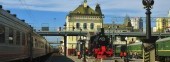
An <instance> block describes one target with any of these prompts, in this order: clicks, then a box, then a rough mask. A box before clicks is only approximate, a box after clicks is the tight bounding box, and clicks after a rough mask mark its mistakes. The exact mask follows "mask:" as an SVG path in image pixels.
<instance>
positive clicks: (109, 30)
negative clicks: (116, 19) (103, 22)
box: [108, 26, 111, 41]
mask: <svg viewBox="0 0 170 62" xmlns="http://www.w3.org/2000/svg"><path fill="white" fill-rule="evenodd" d="M108 28H109V41H110V38H111V37H110V26H108Z"/></svg>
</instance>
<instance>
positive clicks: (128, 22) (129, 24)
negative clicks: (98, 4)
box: [124, 14, 132, 27]
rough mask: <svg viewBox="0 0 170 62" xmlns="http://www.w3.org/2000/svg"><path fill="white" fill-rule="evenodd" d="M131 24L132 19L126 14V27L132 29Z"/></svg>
mask: <svg viewBox="0 0 170 62" xmlns="http://www.w3.org/2000/svg"><path fill="white" fill-rule="evenodd" d="M130 22H131V20H130V17H129V16H128V15H127V14H126V16H125V19H124V25H125V26H126V27H131V26H132V24H131V23H130Z"/></svg>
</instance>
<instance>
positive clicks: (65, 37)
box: [64, 23, 67, 56]
mask: <svg viewBox="0 0 170 62" xmlns="http://www.w3.org/2000/svg"><path fill="white" fill-rule="evenodd" d="M64 28H65V35H64V56H67V53H66V52H67V34H66V23H65V24H64Z"/></svg>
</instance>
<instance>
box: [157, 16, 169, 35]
mask: <svg viewBox="0 0 170 62" xmlns="http://www.w3.org/2000/svg"><path fill="white" fill-rule="evenodd" d="M168 24H169V22H168V19H167V18H157V19H156V32H164V31H165V30H166V29H167V27H168Z"/></svg>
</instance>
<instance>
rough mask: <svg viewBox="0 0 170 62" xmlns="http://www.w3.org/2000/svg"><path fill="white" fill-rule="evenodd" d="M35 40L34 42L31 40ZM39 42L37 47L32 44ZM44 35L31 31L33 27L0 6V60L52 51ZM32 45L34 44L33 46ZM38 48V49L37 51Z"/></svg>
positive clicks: (0, 61)
mask: <svg viewBox="0 0 170 62" xmlns="http://www.w3.org/2000/svg"><path fill="white" fill-rule="evenodd" d="M35 39H36V40H37V41H36V42H35V41H34V42H33V40H35ZM35 43H36V44H39V49H35V48H34V46H35ZM46 44H48V43H47V41H46V40H45V38H44V37H42V36H40V35H38V34H37V33H36V32H34V31H33V28H32V27H31V26H30V25H28V24H27V23H25V21H24V20H20V19H18V18H17V17H16V15H15V14H13V15H11V14H10V11H9V10H8V11H5V10H3V9H2V7H1V6H0V62H8V61H13V60H20V59H28V58H35V57H40V56H43V55H45V54H47V53H50V52H52V49H51V46H50V45H49V44H48V45H47V46H46V47H47V48H48V49H49V50H48V51H49V52H47V53H45V51H47V50H46V49H47V48H45V45H46ZM33 45H34V46H33ZM37 50H39V51H37Z"/></svg>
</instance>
